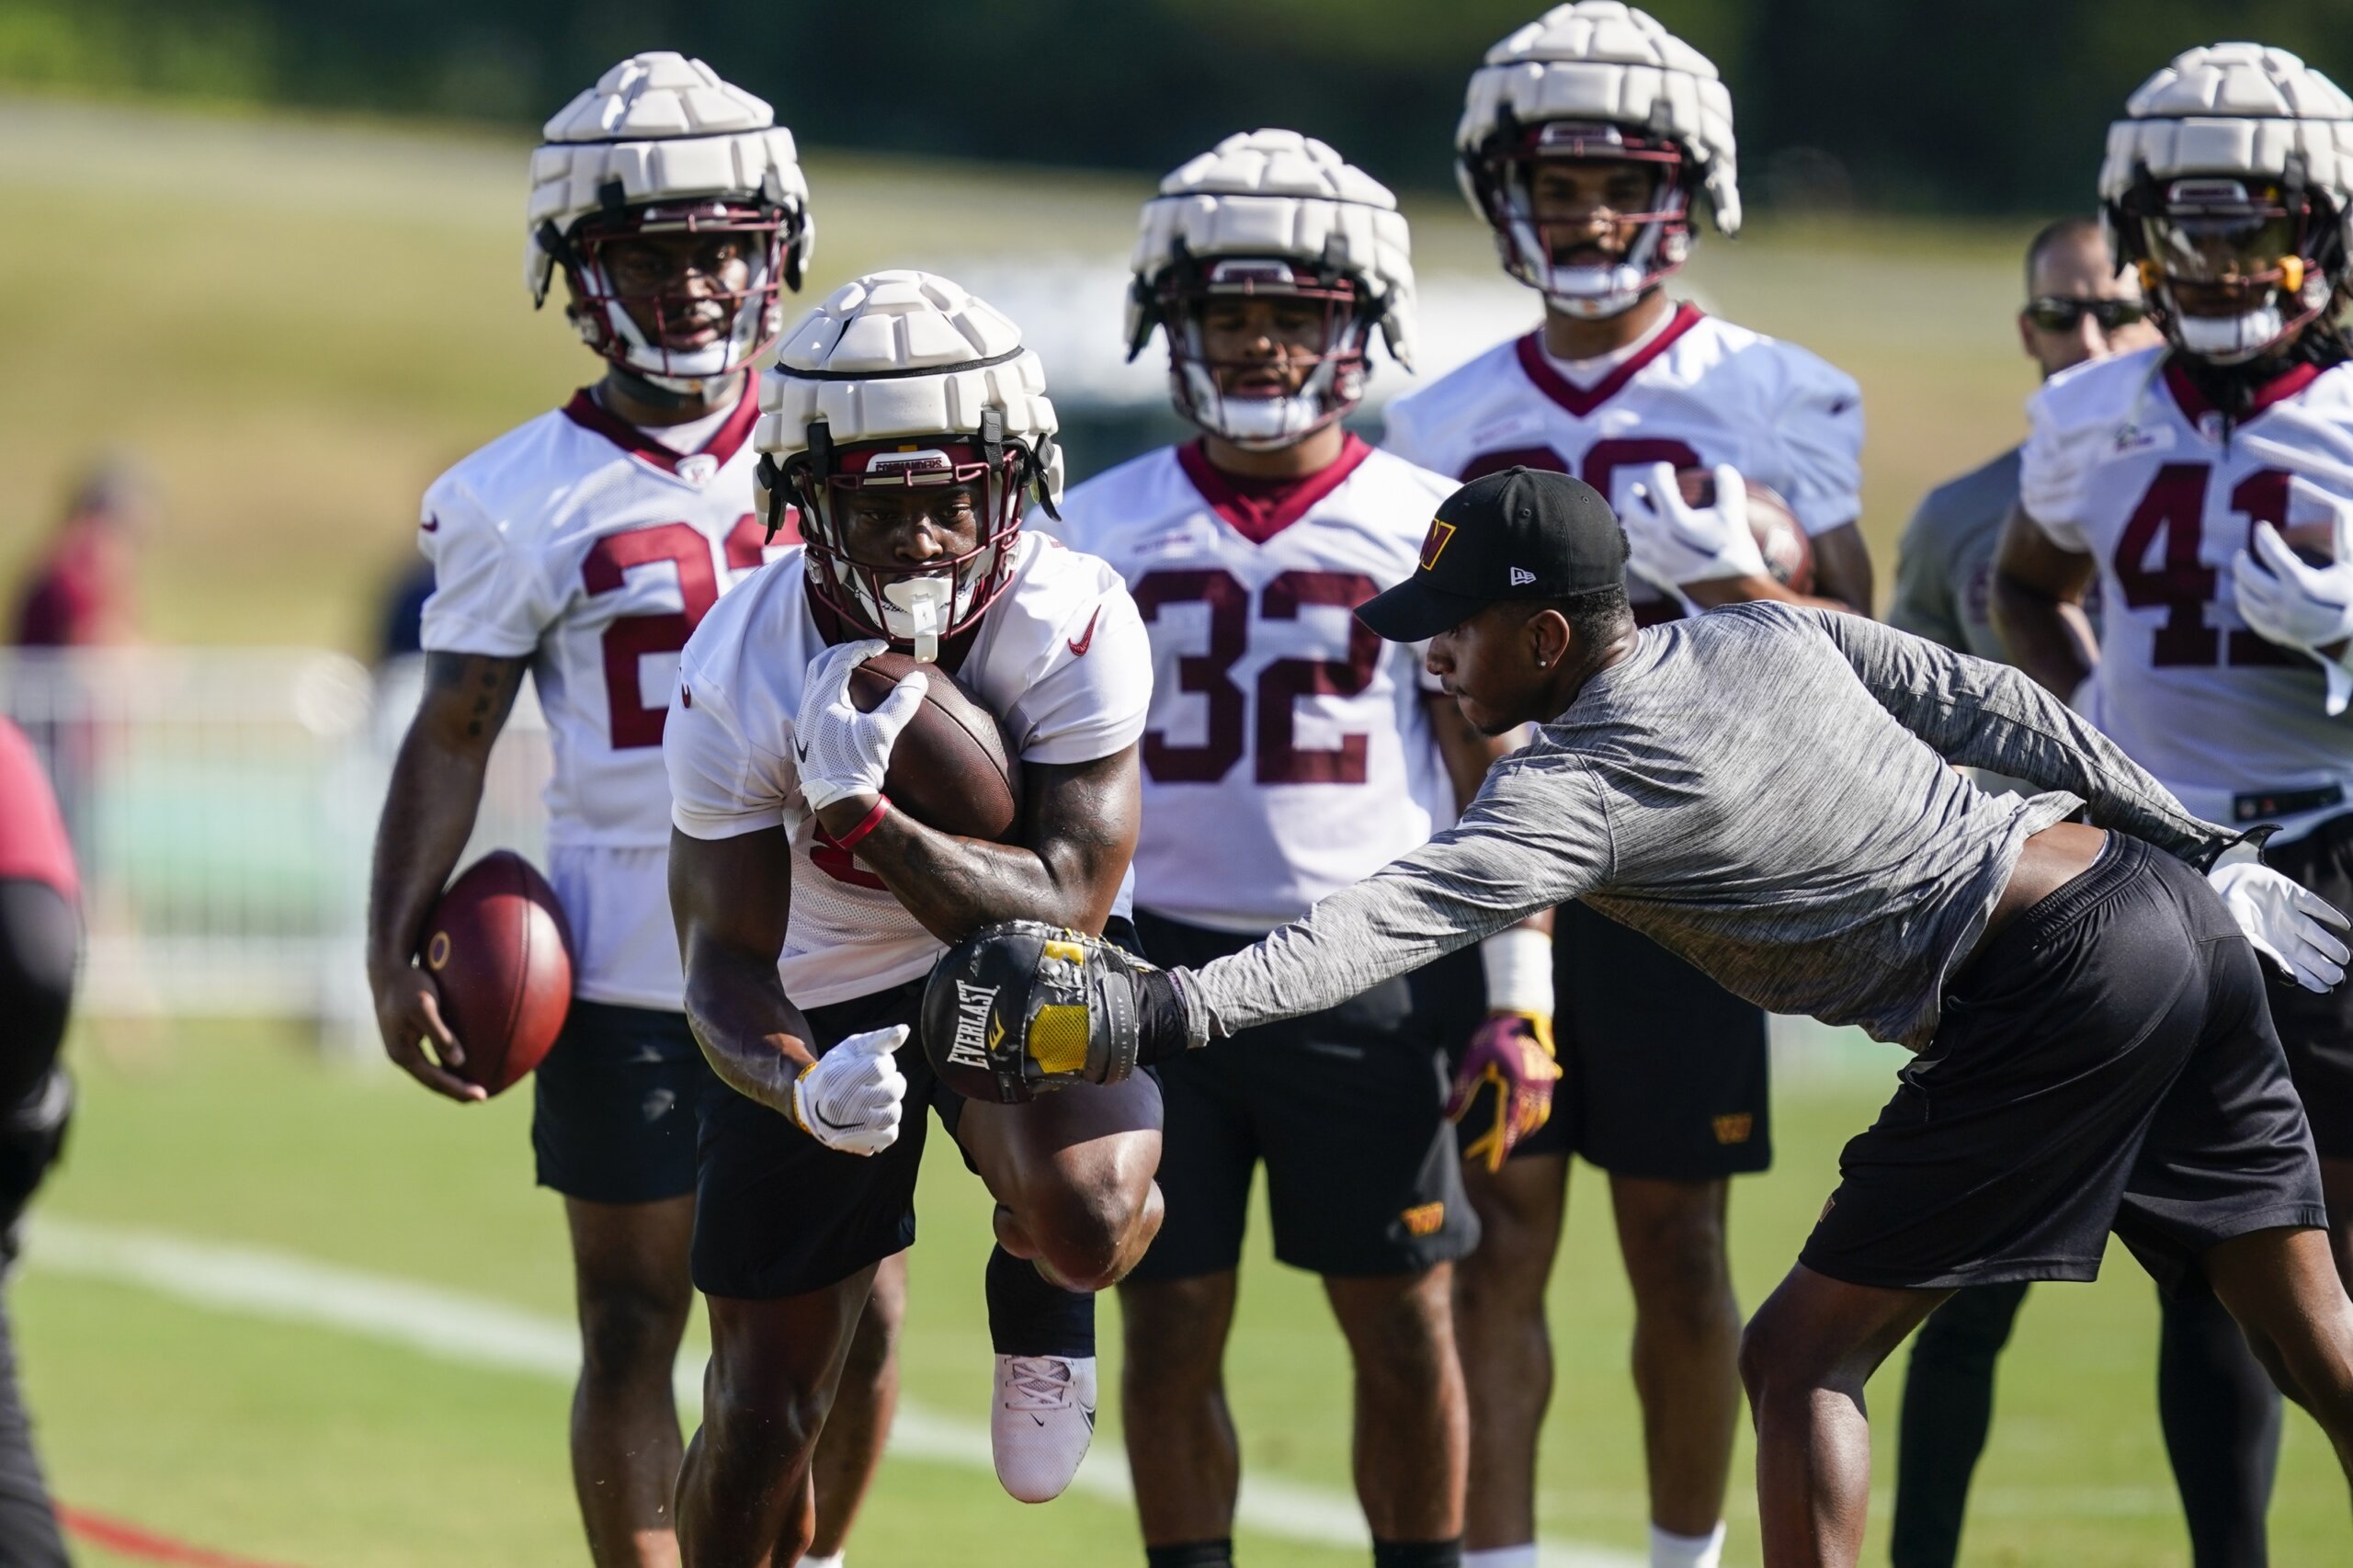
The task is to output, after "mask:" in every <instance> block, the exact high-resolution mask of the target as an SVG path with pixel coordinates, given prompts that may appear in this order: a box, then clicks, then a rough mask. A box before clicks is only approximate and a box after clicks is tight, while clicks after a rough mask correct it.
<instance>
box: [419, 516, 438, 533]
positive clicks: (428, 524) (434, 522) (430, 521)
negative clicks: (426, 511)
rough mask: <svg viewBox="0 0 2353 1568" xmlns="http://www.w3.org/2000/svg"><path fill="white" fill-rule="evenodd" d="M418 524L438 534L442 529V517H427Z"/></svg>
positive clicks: (427, 530)
mask: <svg viewBox="0 0 2353 1568" xmlns="http://www.w3.org/2000/svg"><path fill="white" fill-rule="evenodd" d="M416 526H417V527H418V528H423V529H424V530H425V531H426V533H429V534H438V533H439V532H440V531H441V519H440V518H438V517H427V518H426V519H425V521H423V522H421V523H419V524H417V525H416Z"/></svg>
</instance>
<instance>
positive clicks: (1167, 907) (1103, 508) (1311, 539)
mask: <svg viewBox="0 0 2353 1568" xmlns="http://www.w3.org/2000/svg"><path fill="white" fill-rule="evenodd" d="M1454 488H1455V485H1454V483H1453V481H1451V480H1449V479H1446V478H1443V477H1441V476H1439V475H1438V474H1435V473H1430V472H1426V471H1424V470H1422V469H1418V468H1415V467H1414V466H1413V465H1412V464H1411V463H1408V462H1405V461H1403V460H1400V459H1398V458H1395V457H1392V456H1391V455H1390V454H1388V453H1386V452H1379V451H1375V450H1373V449H1371V448H1370V447H1368V446H1366V445H1365V444H1364V443H1363V442H1361V441H1358V440H1357V439H1355V438H1354V437H1350V438H1349V440H1348V444H1347V448H1346V449H1345V451H1344V453H1343V455H1342V456H1341V458H1340V460H1338V461H1337V462H1335V463H1334V464H1333V465H1332V466H1331V467H1329V468H1327V469H1325V470H1324V472H1321V473H1319V474H1316V475H1315V476H1313V478H1311V479H1307V480H1303V481H1299V482H1297V483H1289V484H1286V485H1282V486H1279V487H1274V486H1264V485H1248V484H1247V482H1237V481H1234V480H1232V479H1229V478H1227V477H1226V476H1224V475H1222V474H1220V473H1219V472H1217V471H1216V470H1215V469H1213V468H1211V466H1210V463H1209V460H1208V459H1207V458H1206V457H1205V456H1203V455H1202V452H1201V449H1200V447H1199V443H1192V444H1188V445H1186V446H1182V447H1170V448H1164V449H1161V450H1159V451H1156V452H1152V453H1149V454H1147V455H1145V456H1143V457H1141V458H1137V459H1135V460H1132V461H1131V462H1127V463H1123V464H1121V465H1120V467H1118V468H1115V469H1113V470H1111V471H1110V472H1108V473H1105V474H1102V475H1101V476H1099V477H1097V478H1096V479H1092V480H1089V481H1088V482H1087V483H1085V484H1082V485H1080V486H1079V487H1078V488H1077V489H1075V490H1074V491H1072V492H1071V493H1070V494H1069V495H1068V496H1066V497H1065V498H1064V499H1063V504H1062V513H1063V521H1062V522H1061V523H1060V524H1059V525H1054V524H1048V525H1046V526H1048V527H1053V528H1056V531H1057V532H1058V533H1059V534H1060V535H1061V536H1062V537H1063V539H1065V540H1069V541H1070V543H1071V544H1072V545H1073V546H1074V547H1075V548H1077V549H1079V550H1083V551H1088V552H1089V553H1091V554H1095V555H1099V556H1101V557H1103V559H1105V560H1106V561H1108V562H1110V563H1111V564H1112V565H1113V566H1114V567H1116V568H1118V570H1119V572H1120V575H1121V576H1122V577H1124V578H1126V579H1127V584H1128V591H1129V592H1130V593H1131V594H1132V595H1133V596H1134V597H1135V601H1136V607H1137V608H1138V609H1139V610H1140V611H1141V612H1142V615H1143V617H1144V620H1145V623H1146V625H1147V626H1148V627H1149V629H1150V631H1151V635H1152V657H1153V699H1152V723H1151V727H1150V728H1149V729H1148V730H1146V731H1145V733H1144V737H1143V836H1142V840H1141V841H1140V842H1139V843H1138V845H1137V846H1136V902H1137V903H1140V904H1142V906H1143V907H1144V908H1146V909H1149V910H1151V911H1153V912H1154V913H1155V914H1158V915H1167V916H1168V917H1169V918H1171V919H1175V920H1182V921H1184V922H1186V923H1188V925H1194V926H1209V927H1211V928H1212V929H1215V930H1221V931H1238V932H1258V931H1267V930H1271V929H1273V928H1274V927H1275V926H1279V925H1281V924H1283V923H1284V922H1285V921H1288V920H1293V919H1296V918H1297V917H1299V916H1300V915H1304V914H1305V913H1307V909H1308V906H1309V905H1310V904H1312V903H1314V902H1315V901H1316V900H1317V899H1319V898H1322V897H1323V896H1324V894H1326V893H1329V892H1336V891H1338V890H1339V889H1341V888H1344V887H1347V885H1348V884H1349V883H1351V882H1355V881H1361V880H1362V879H1364V878H1366V877H1369V876H1370V875H1371V874H1372V873H1373V872H1374V871H1377V870H1379V869H1381V867H1383V866H1385V865H1387V864H1388V863H1389V862H1390V861H1391V860H1393V859H1395V858H1397V857H1398V856H1400V855H1403V854H1404V853H1405V852H1406V851H1407V850H1409V849H1414V848H1417V847H1418V846H1421V845H1422V844H1423V843H1424V842H1425V841H1426V840H1427V839H1428V837H1429V835H1430V834H1431V833H1432V831H1434V830H1435V829H1437V828H1439V827H1443V826H1445V825H1446V824H1448V823H1449V822H1451V821H1452V820H1453V816H1454V791H1453V787H1452V785H1451V783H1450V782H1449V779H1448V777H1447V772H1446V766H1445V759H1444V758H1443V756H1441V755H1440V753H1439V751H1438V738H1437V733H1436V732H1435V731H1434V730H1433V729H1432V727H1431V724H1430V719H1429V713H1428V710H1427V708H1426V706H1425V702H1424V697H1423V693H1424V691H1425V690H1426V689H1427V679H1426V677H1425V676H1423V674H1422V668H1421V666H1422V653H1421V650H1420V649H1419V648H1417V647H1413V646H1408V645H1403V644H1398V643H1392V642H1382V641H1381V639H1380V638H1378V637H1376V636H1374V635H1373V634H1372V632H1371V631H1370V629H1368V628H1367V627H1365V626H1364V625H1363V624H1362V623H1361V622H1359V621H1358V619H1356V615H1355V613H1354V612H1355V610H1356V607H1357V606H1358V605H1360V604H1362V603H1364V601H1365V600H1367V599H1369V598H1370V597H1372V596H1373V595H1375V594H1377V593H1380V592H1381V590H1382V589H1384V588H1388V587H1391V586H1392V585H1395V584H1397V583H1400V582H1403V581H1404V579H1405V578H1407V577H1409V576H1411V575H1413V573H1414V568H1415V564H1416V562H1418V560H1419V559H1420V554H1421V548H1422V540H1423V539H1424V538H1425V537H1426V536H1427V534H1428V532H1429V526H1430V517H1431V515H1432V514H1433V513H1435V512H1436V511H1437V510H1438V503H1439V502H1440V501H1442V500H1444V499H1445V498H1446V497H1447V496H1448V495H1449V494H1451V493H1452V492H1453V490H1454Z"/></svg>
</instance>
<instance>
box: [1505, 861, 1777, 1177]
mask: <svg viewBox="0 0 2353 1568" xmlns="http://www.w3.org/2000/svg"><path fill="white" fill-rule="evenodd" d="M1552 919H1553V930H1552V985H1553V990H1554V993H1555V994H1556V997H1557V1001H1556V1004H1555V1008H1554V1013H1553V1018H1552V1032H1553V1038H1554V1040H1555V1042H1556V1043H1557V1044H1558V1045H1559V1047H1560V1051H1561V1081H1560V1083H1559V1085H1556V1086H1555V1087H1554V1089H1553V1091H1552V1119H1550V1120H1548V1121H1546V1122H1545V1123H1544V1125H1543V1126H1542V1127H1540V1128H1539V1129H1538V1130H1537V1131H1536V1133H1535V1135H1534V1136H1533V1137H1530V1138H1529V1139H1526V1140H1525V1141H1523V1142H1521V1143H1520V1144H1519V1146H1518V1148H1516V1149H1514V1150H1513V1151H1512V1157H1513V1158H1514V1159H1518V1158H1521V1157H1522V1156H1533V1155H1537V1154H1583V1155H1584V1156H1585V1157H1586V1159H1587V1160H1588V1161H1590V1162H1592V1163H1593V1164H1594V1165H1597V1166H1599V1167H1600V1168H1601V1169H1603V1170H1605V1171H1609V1172H1612V1173H1613V1174H1615V1175H1618V1176H1647V1177H1654V1178H1656V1179H1659V1180H1664V1181H1719V1180H1722V1178H1723V1177H1725V1176H1744V1175H1746V1174H1748V1173H1749V1172H1752V1171H1761V1170H1764V1169H1765V1168H1766V1167H1767V1166H1768V1165H1771V1164H1772V1163H1773V1119H1772V1111H1771V1103H1772V1102H1771V1094H1770V1090H1771V1077H1772V1074H1771V1068H1770V1055H1769V1052H1768V1049H1767V1045H1766V1034H1765V1009H1763V1008H1762V1007H1759V1006H1756V1004H1755V1003H1753V1002H1744V1001H1742V1000H1741V999H1740V998H1739V997H1737V996H1735V995H1733V994H1732V993H1731V992H1729V991H1726V990H1725V989H1724V988H1723V987H1722V986H1721V985H1718V984H1717V983H1715V982H1714V981H1712V980H1711V979H1709V978H1708V977H1707V976H1706V975H1705V974H1702V973H1701V972H1700V971H1698V970H1697V969H1694V968H1693V967H1692V966H1691V965H1689V964H1688V963H1686V962H1684V961H1683V960H1681V959H1679V958H1677V957H1676V956H1675V955H1674V954H1673V953H1670V952H1668V951H1667V950H1666V949H1665V948H1662V947H1660V946H1659V945H1658V944H1657V943H1656V942H1654V941H1652V940H1651V939H1650V938H1649V937H1645V936H1643V934H1642V933H1641V932H1639V931H1636V930H1633V929H1631V927H1628V926H1620V924H1618V922H1616V921H1615V920H1612V919H1610V918H1609V917H1608V915H1599V914H1596V913H1595V912H1594V911H1593V910H1591V909H1588V908H1586V906H1585V905H1584V904H1582V903H1565V904H1563V905H1562V906H1561V907H1560V909H1559V910H1558V911H1556V912H1555V913H1554V915H1553V916H1552ZM1494 1101H1495V1096H1493V1095H1482V1096H1480V1099H1479V1104H1478V1105H1477V1106H1476V1107H1475V1108H1472V1112H1471V1114H1470V1115H1468V1116H1466V1117H1465V1118H1463V1120H1462V1144H1463V1147H1465V1148H1468V1147H1470V1146H1471V1144H1472V1142H1475V1141H1476V1140H1477V1139H1478V1138H1479V1136H1480V1135H1481V1134H1482V1133H1483V1132H1484V1131H1486V1128H1487V1124H1488V1122H1489V1120H1490V1119H1491V1118H1492V1115H1493V1106H1494Z"/></svg>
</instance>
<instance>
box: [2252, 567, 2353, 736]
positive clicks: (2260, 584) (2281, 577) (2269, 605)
mask: <svg viewBox="0 0 2353 1568" xmlns="http://www.w3.org/2000/svg"><path fill="white" fill-rule="evenodd" d="M2253 543H2254V549H2253V551H2245V550H2242V551H2239V552H2238V554H2237V555H2235V556H2234V557H2233V558H2232V561H2231V589H2232V597H2233V598H2234V600H2235V601H2236V603H2237V605H2238V611H2239V615H2240V618H2241V619H2244V620H2245V622H2246V623H2247V624H2248V625H2249V626H2251V627H2253V628H2254V629H2255V631H2256V636H2258V637H2261V638H2263V639H2265V640H2266V641H2267V642H2277V643H2279V645H2280V646H2281V647H2283V648H2293V649H2295V650H2297V651H2298V652H2299V653H2305V654H2308V655H2310V656H2311V657H2312V658H2313V659H2314V660H2315V661H2317V662H2318V663H2319V665H2320V667H2321V669H2322V671H2323V673H2325V675H2326V676H2328V711H2329V714H2330V716H2331V717H2335V716H2336V714H2339V713H2342V712H2344V711H2345V708H2346V703H2347V699H2353V675H2348V673H2347V671H2346V670H2345V668H2344V667H2343V666H2342V665H2339V664H2338V663H2337V662H2336V660H2335V659H2332V658H2330V657H2329V656H2328V655H2327V654H2325V653H2322V652H2321V650H2322V649H2323V648H2325V647H2327V646H2329V645H2330V644H2331V643H2334V642H2343V641H2344V640H2345V639H2347V637H2353V562H2342V561H2339V562H2332V563H2331V564H2329V565H2326V566H2312V565H2308V564H2306V563H2305V562H2304V561H2303V559H2302V557H2300V556H2299V555H2297V553H2296V552H2295V551H2292V550H2290V549H2289V548H2288V541H2287V540H2284V539H2281V538H2280V537H2279V529H2278V528H2273V527H2272V526H2271V525H2270V524H2269V523H2257V524H2256V525H2255V536H2254V540H2253Z"/></svg>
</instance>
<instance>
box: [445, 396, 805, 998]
mask: <svg viewBox="0 0 2353 1568" xmlns="http://www.w3.org/2000/svg"><path fill="white" fill-rule="evenodd" d="M758 416H759V404H758V400H757V399H756V398H755V397H753V396H752V395H750V393H749V392H748V391H747V392H746V394H745V398H744V400H743V402H742V403H738V404H737V405H736V406H735V408H734V409H733V411H731V412H730V413H729V414H728V415H727V416H726V417H725V418H724V419H722V421H721V422H720V424H719V425H718V426H717V427H716V428H715V429H714V430H713V431H712V432H711V434H710V436H709V437H708V438H707V439H706V441H705V442H704V444H703V446H702V448H701V449H700V450H699V451H694V452H688V453H680V452H676V451H672V450H671V449H668V448H666V447H664V446H662V445H660V444H659V443H658V442H656V441H654V439H653V438H652V437H648V436H647V435H646V434H644V433H643V432H642V431H640V430H639V429H638V428H637V427H636V426H631V425H629V424H627V423H625V422H623V421H621V420H620V419H618V418H616V417H614V416H613V415H611V414H609V413H608V412H607V411H606V410H605V409H604V407H603V406H602V405H601V404H599V403H597V402H596V401H595V399H594V398H592V397H591V396H590V395H589V394H588V393H587V392H581V393H580V394H579V395H577V396H576V397H574V399H573V400H572V402H571V403H569V404H567V405H566V406H564V407H563V408H561V409H558V410H555V411H554V412H551V413H548V414H543V415H540V417H538V418H537V419H534V420H531V421H530V422H529V423H528V424H526V425H522V426H517V428H516V429H513V430H510V431H508V432H507V433H506V435H504V436H502V437H499V438H498V439H496V440H495V441H493V442H491V443H490V445H488V446H486V447H484V448H483V449H481V450H479V451H477V452H475V453H473V454H472V456H471V457H468V458H466V459H465V460H463V461H461V462H460V463H459V464H458V465H457V466H456V467H455V468H452V469H451V470H449V472H447V473H445V474H443V475H442V476H441V477H440V478H439V479H438V480H437V481H435V482H434V484H433V486H432V488H431V489H430V490H428V491H426V496H425V506H424V514H425V515H424V519H423V521H422V522H421V523H420V524H419V528H420V530H421V531H420V532H419V534H418V536H417V538H418V542H419V544H420V545H421V546H422V547H423V549H424V551H425V553H426V557H427V558H428V559H430V560H431V561H432V562H433V579H434V592H433V597H431V598H429V599H427V600H426V603H425V617H424V625H423V629H422V641H423V642H424V645H425V648H426V652H428V653H487V654H493V655H495V656H498V657H501V658H510V659H529V661H530V662H531V675H532V679H533V681H534V683H535V684H536V685H537V687H538V688H539V698H540V709H541V710H542V711H543V712H544V713H545V714H546V716H547V725H548V740H549V744H550V746H551V750H552V751H553V753H554V756H555V775H554V778H552V779H551V781H550V782H549V785H548V790H547V807H548V860H549V866H548V874H549V880H550V881H551V882H552V883H553V885H554V887H555V891H556V895H557V897H558V898H559V899H560V900H561V901H562V903H563V909H564V915H565V917H566V919H567V921H568V923H569V924H570V926H571V927H572V938H573V945H574V971H573V982H574V983H573V989H574V994H577V995H579V996H581V997H583V998H585V999H586V1000H588V1001H591V1002H605V1003H610V1004H613V1005H615V1006H631V1007H655V1008H662V1009H665V1010H667V1011H670V1012H676V1011H677V1010H678V1008H679V1007H680V1006H682V1005H683V1001H682V994H683V986H684V983H683V981H682V979H681V976H680V974H679V970H678V944H677V937H676V933H675V932H674V931H673V929H672V927H671V924H670V899H669V891H668V880H667V865H668V848H669V840H670V787H669V779H668V776H667V775H666V773H665V771H664V769H663V766H662V730H663V724H664V722H665V719H666V717H667V715H668V711H669V705H670V695H671V693H672V692H673V691H674V690H676V687H677V684H678V651H679V650H680V649H682V648H684V647H685V646H686V645H687V638H688V634H689V633H691V632H692V631H694V629H695V626H696V624H697V623H698V622H699V621H700V620H701V619H702V618H703V616H704V614H705V613H706V612H707V611H708V610H710V608H711V606H712V605H713V604H715V603H717V602H718V599H719V596H720V595H721V594H722V593H723V592H725V591H726V590H727V589H728V588H729V587H730V586H732V585H733V584H734V583H736V582H737V581H739V580H740V579H741V578H743V577H744V576H745V575H746V574H748V573H750V572H751V571H752V570H753V569H754V568H756V567H757V566H759V565H760V564H761V562H763V560H764V559H767V557H768V556H770V555H778V554H781V553H783V551H785V550H786V549H787V548H789V547H790V546H791V545H792V544H793V543H795V542H797V540H795V539H794V538H791V537H788V536H787V535H786V534H784V533H779V535H778V537H777V542H776V544H775V545H774V546H773V547H769V548H767V549H765V550H764V548H763V544H762V540H763V537H764V535H765V534H766V532H767V529H766V528H763V527H762V526H761V525H760V524H759V523H758V521H757V520H756V518H755V517H753V515H752V467H753V464H754V463H755V462H756V460H757V455H756V453H755V452H754V451H753V449H752V447H751V442H750V439H749V437H750V436H751V433H752V426H753V425H754V424H755V422H756V420H757V419H758Z"/></svg>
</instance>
